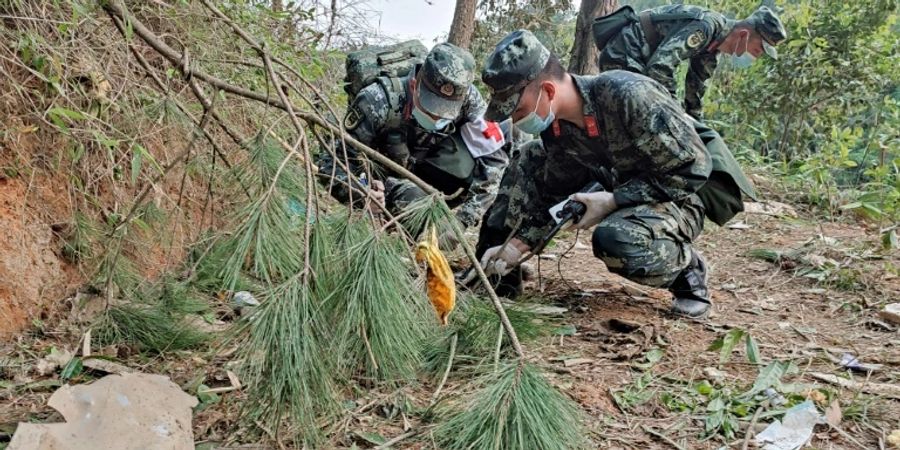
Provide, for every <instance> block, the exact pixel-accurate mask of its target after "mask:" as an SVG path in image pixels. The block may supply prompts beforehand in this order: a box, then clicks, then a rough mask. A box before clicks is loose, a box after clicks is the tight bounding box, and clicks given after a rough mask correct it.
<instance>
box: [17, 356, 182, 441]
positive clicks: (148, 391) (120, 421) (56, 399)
mask: <svg viewBox="0 0 900 450" xmlns="http://www.w3.org/2000/svg"><path fill="white" fill-rule="evenodd" d="M47 405H48V406H50V407H51V408H53V409H55V410H57V411H59V413H60V414H62V416H63V418H64V419H65V420H66V422H65V423H20V424H19V427H18V428H17V429H16V434H15V435H14V436H13V438H12V442H10V444H9V450H50V449H62V448H65V449H69V450H92V449H100V448H117V449H137V448H148V449H149V448H157V449H162V448H166V449H172V450H193V449H194V439H193V433H192V431H191V416H192V411H191V408H193V407H194V406H196V405H197V399H196V398H194V397H193V396H190V395H188V394H185V393H184V392H183V391H182V390H181V389H180V388H179V387H178V385H176V384H174V383H172V381H170V380H169V378H168V377H164V376H160V375H149V374H140V373H126V374H122V375H108V376H106V377H103V378H101V379H99V380H97V381H95V382H93V383H91V384H80V385H74V386H73V385H66V386H63V387H61V388H59V389H58V390H57V391H56V392H54V393H53V395H52V396H51V397H50V400H49V401H48V402H47Z"/></svg>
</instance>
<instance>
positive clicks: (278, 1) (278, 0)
mask: <svg viewBox="0 0 900 450" xmlns="http://www.w3.org/2000/svg"><path fill="white" fill-rule="evenodd" d="M272 11H275V12H282V11H284V0H272Z"/></svg>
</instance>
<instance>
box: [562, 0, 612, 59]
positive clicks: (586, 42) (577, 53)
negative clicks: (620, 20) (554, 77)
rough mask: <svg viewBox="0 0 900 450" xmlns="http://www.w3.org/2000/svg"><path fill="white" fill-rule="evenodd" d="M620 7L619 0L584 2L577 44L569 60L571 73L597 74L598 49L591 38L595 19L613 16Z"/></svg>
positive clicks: (579, 13)
mask: <svg viewBox="0 0 900 450" xmlns="http://www.w3.org/2000/svg"><path fill="white" fill-rule="evenodd" d="M618 7H619V2H618V0H583V1H582V2H581V8H580V9H579V11H578V19H577V21H576V23H575V42H574V43H573V44H572V54H571V58H570V60H569V72H572V73H577V74H581V75H588V74H595V73H597V72H599V69H598V68H597V55H598V54H599V52H598V50H597V47H596V46H595V45H594V39H593V37H592V36H591V24H592V23H593V22H594V18H596V17H603V16H606V15H609V14H611V13H612V12H613V11H615V10H616V8H618Z"/></svg>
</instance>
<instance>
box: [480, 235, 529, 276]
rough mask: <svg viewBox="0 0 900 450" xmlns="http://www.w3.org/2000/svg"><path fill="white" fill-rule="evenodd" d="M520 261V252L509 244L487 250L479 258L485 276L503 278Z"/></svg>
mask: <svg viewBox="0 0 900 450" xmlns="http://www.w3.org/2000/svg"><path fill="white" fill-rule="evenodd" d="M520 259H522V251H521V250H519V249H518V248H516V246H515V245H513V243H512V242H510V243H509V244H506V245H498V246H496V247H491V248H489V249H487V251H485V252H484V255H482V256H481V267H482V268H484V273H485V274H486V275H500V276H503V275H506V274H508V273H510V272H512V270H513V268H515V266H516V264H518V262H519V260H520Z"/></svg>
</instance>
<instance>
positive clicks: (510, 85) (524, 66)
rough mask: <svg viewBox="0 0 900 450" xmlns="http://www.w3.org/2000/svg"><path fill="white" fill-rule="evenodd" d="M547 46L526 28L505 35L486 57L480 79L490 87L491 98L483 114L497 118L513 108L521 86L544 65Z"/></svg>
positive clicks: (534, 76) (547, 58)
mask: <svg viewBox="0 0 900 450" xmlns="http://www.w3.org/2000/svg"><path fill="white" fill-rule="evenodd" d="M549 59H550V50H547V47H544V45H543V44H541V42H540V41H538V39H537V37H535V35H534V34H532V33H531V32H530V31H528V30H517V31H513V32H512V33H510V34H508V35H506V37H505V38H503V40H502V41H500V43H499V44H497V47H495V48H494V52H493V53H491V56H489V57H488V59H487V63H486V64H485V67H484V70H483V71H481V80H482V81H484V84H486V85H487V86H488V88H489V89H490V90H491V102H490V104H489V105H488V109H487V112H486V113H485V115H484V117H485V118H486V119H487V120H492V121H495V122H500V121H502V120H504V119H506V118H507V117H509V115H510V114H512V112H513V110H514V109H516V105H518V104H519V97H520V96H521V94H522V89H524V88H525V86H528V84H529V83H531V82H532V81H534V79H535V78H537V76H538V74H540V73H541V71H542V70H543V69H544V66H546V65H547V61H548V60H549Z"/></svg>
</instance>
